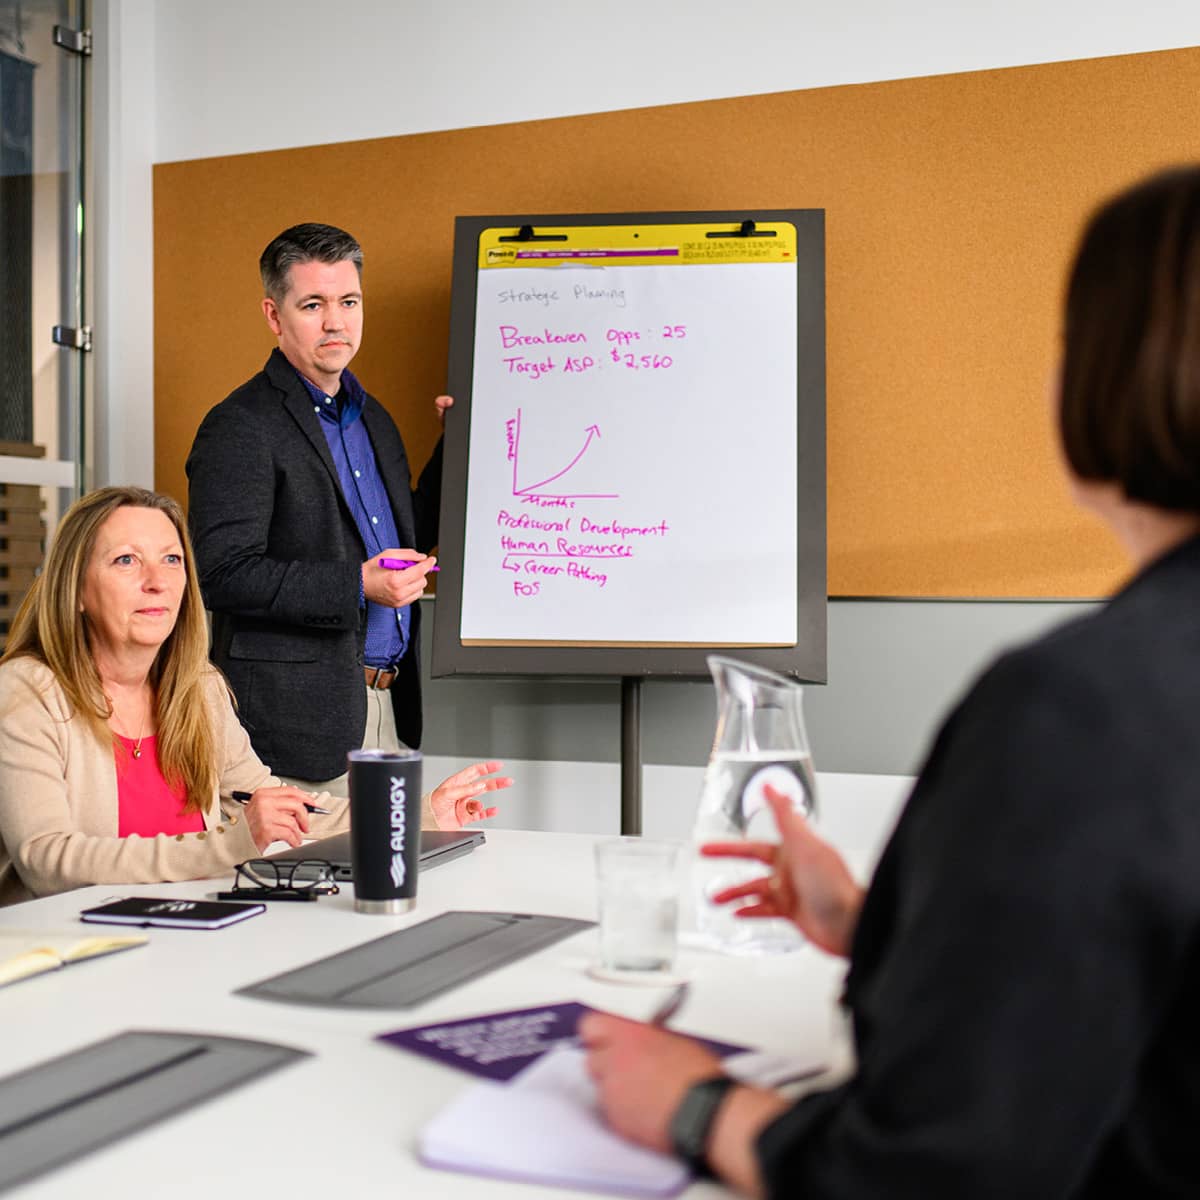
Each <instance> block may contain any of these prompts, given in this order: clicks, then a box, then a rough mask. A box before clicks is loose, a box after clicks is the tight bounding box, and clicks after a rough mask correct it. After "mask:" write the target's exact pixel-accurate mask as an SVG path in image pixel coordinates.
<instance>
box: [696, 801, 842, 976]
mask: <svg viewBox="0 0 1200 1200" xmlns="http://www.w3.org/2000/svg"><path fill="white" fill-rule="evenodd" d="M765 795H766V798H767V803H768V804H770V806H771V811H772V812H773V813H774V814H775V823H776V825H777V827H778V829H779V833H780V836H781V837H782V839H783V840H782V841H781V842H780V843H779V845H772V844H771V843H769V842H712V843H709V844H708V845H706V846H703V847H702V848H701V850H700V853H701V854H703V855H706V856H707V857H710V858H752V859H755V860H756V861H758V862H761V863H765V864H766V865H767V866H768V867H770V868H771V870H770V873H769V874H767V875H763V876H761V877H760V878H758V879H752V880H750V881H749V882H748V883H742V884H739V885H737V886H736V887H731V888H726V889H725V890H724V891H722V892H717V893H716V894H715V895H714V896H713V900H714V901H715V902H716V903H717V904H729V903H732V902H733V901H735V900H741V901H743V902H744V903H743V904H742V906H741V907H740V908H739V909H738V910H737V915H738V916H739V917H784V918H786V919H787V920H789V921H791V922H792V924H793V925H795V926H796V927H797V928H798V929H799V930H800V932H801V933H803V934H804V936H805V937H806V938H808V940H809V941H810V942H812V943H813V944H814V945H816V946H820V948H821V949H822V950H826V951H828V952H829V953H830V954H840V955H842V956H843V957H844V956H846V955H848V954H849V952H850V940H851V938H852V937H853V936H854V927H855V925H856V924H857V923H858V912H859V909H860V908H861V907H862V900H863V889H862V888H860V887H859V886H858V884H857V883H856V882H855V880H854V877H853V876H852V875H851V874H850V870H849V868H848V867H847V866H846V864H845V861H844V860H843V859H842V856H841V855H840V854H839V853H838V852H837V851H836V850H835V849H834V848H833V847H832V846H831V845H830V844H829V843H828V842H826V841H824V840H823V839H821V838H819V837H818V836H817V835H816V834H815V833H814V832H813V830H812V827H811V826H810V825H809V823H808V821H807V820H806V819H805V817H804V815H803V814H802V813H798V812H796V811H795V810H794V809H793V808H792V804H791V801H790V800H789V799H788V798H787V797H786V796H785V795H783V793H782V792H778V791H776V790H775V788H773V787H771V785H770V784H768V785H767V786H766V788H765Z"/></svg>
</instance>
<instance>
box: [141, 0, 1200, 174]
mask: <svg viewBox="0 0 1200 1200" xmlns="http://www.w3.org/2000/svg"><path fill="white" fill-rule="evenodd" d="M156 21H157V44H158V71H157V75H158V80H159V83H158V86H157V89H156V97H155V101H156V102H155V111H156V114H157V122H158V134H157V141H156V159H157V160H158V161H159V162H169V161H172V160H175V159H190V158H205V157H209V156H212V155H219V154H240V153H245V152H247V151H254V150H266V149H278V148H283V147H288V146H311V145H317V144H320V143H323V142H341V141H350V140H353V139H355V138H368V137H386V136H389V135H393V134H402V133H414V132H419V131H425V130H434V129H457V128H461V127H463V126H468V125H495V124H500V123H502V122H505V121H523V120H529V119H531V118H537V117H557V116H568V115H571V114H576V113H589V112H604V111H608V110H611V109H619V108H635V107H641V106H643V105H653V104H669V103H674V102H679V101H687V100H701V99H710V98H714V97H721V96H739V95H746V94H749V93H755V92H775V91H789V90H792V89H794V88H811V87H821V86H825V85H827V84H837V83H860V82H863V81H867V80H878V79H895V78H902V77H907V76H913V75H936V74H943V73H947V72H953V71H972V70H977V69H981V68H985V67H1005V66H1012V65H1015V64H1022V63H1035V62H1049V61H1054V60H1057V59H1067V58H1090V57H1093V56H1097V55H1104V54H1121V53H1128V52H1130V51H1135V50H1154V49H1163V48H1166V47H1170V46H1184V45H1190V44H1192V43H1194V42H1196V41H1198V40H1200V5H1198V4H1197V3H1196V2H1195V0H1166V2H1164V0H1148V2H1147V3H1142V4H1131V3H1129V0H923V2H922V0H909V2H907V3H899V2H898V0H840V2H839V3H830V2H829V0H823V2H821V3H814V2H813V0H740V2H739V3H736V4H730V3H729V2H728V0H605V2H604V3H602V4H598V3H590V2H589V3H584V2H582V0H560V3H558V4H554V5H548V4H543V3H530V2H529V0H510V2H509V3H506V4H498V3H496V2H495V0H423V2H418V0H393V2H392V3H371V2H364V0H345V2H343V3H341V4H336V5H330V4H328V3H326V2H324V0H271V2H266V0H250V2H249V3H247V2H245V0H241V2H239V0H205V2H204V3H200V4H198V3H196V2H195V0H159V3H158V5H157V17H156Z"/></svg>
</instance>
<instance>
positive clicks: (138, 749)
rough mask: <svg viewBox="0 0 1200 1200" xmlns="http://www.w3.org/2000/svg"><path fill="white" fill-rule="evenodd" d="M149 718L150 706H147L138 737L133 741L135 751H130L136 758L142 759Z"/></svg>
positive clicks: (139, 723)
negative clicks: (143, 741)
mask: <svg viewBox="0 0 1200 1200" xmlns="http://www.w3.org/2000/svg"><path fill="white" fill-rule="evenodd" d="M109 703H110V704H111V703H112V701H111V700H110V701H109ZM149 716H150V706H149V705H147V706H146V707H145V708H143V709H142V719H141V721H139V722H138V735H137V737H136V738H134V739H133V749H132V750H131V751H130V754H132V755H133V757H134V758H141V757H142V739H143V738H144V737H145V736H146V721H147V719H148V718H149Z"/></svg>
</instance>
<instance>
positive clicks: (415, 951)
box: [238, 912, 595, 1008]
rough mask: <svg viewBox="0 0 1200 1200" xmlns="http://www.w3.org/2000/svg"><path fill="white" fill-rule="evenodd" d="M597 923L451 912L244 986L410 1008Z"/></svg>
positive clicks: (275, 996)
mask: <svg viewBox="0 0 1200 1200" xmlns="http://www.w3.org/2000/svg"><path fill="white" fill-rule="evenodd" d="M593 924H595V922H593V921H579V920H575V919H574V918H571V917H548V916H539V915H537V914H533V913H500V912H448V913H442V915H441V916H438V917H433V918H432V919H430V920H428V921H422V922H421V923H420V924H419V925H412V926H410V927H409V928H408V929H401V930H398V931H397V932H395V933H389V934H386V935H385V936H383V937H381V938H376V939H375V940H374V941H370V942H366V943H365V944H364V945H361V946H355V947H354V948H353V949H351V950H343V951H342V952H341V953H340V954H331V955H330V956H329V957H328V958H321V959H318V960H317V961H316V962H313V963H308V964H307V965H306V966H303V967H297V968H296V969H295V970H294V971H287V972H285V973H284V974H282V975H274V976H272V977H271V978H270V979H263V980H260V981H259V982H258V983H252V984H250V985H249V986H248V987H244V988H239V989H238V991H239V993H240V994H241V995H244V996H258V997H259V998H261V999H264V1000H283V1001H286V1002H288V1003H291V1004H327V1005H333V1006H335V1007H342V1008H410V1007H412V1005H414V1004H420V1003H421V1002H422V1001H423V1000H428V999H429V998H430V997H431V996H436V995H437V994H438V993H439V992H445V991H448V990H449V989H450V988H452V987H455V986H457V985H458V984H460V983H465V982H466V981H467V980H468V979H474V978H476V977H477V976H479V975H483V974H485V973H486V972H488V971H492V970H495V969H496V968H497V967H502V966H504V965H505V964H506V963H510V962H513V961H515V960H516V959H518V958H524V957H525V956H526V955H527V954H532V953H534V951H536V950H541V949H542V948H543V947H545V946H549V945H551V944H552V943H554V942H557V941H560V940H561V939H562V938H565V937H569V936H570V935H571V934H573V933H578V932H579V931H580V930H581V929H587V928H589V927H590V926H591V925H593Z"/></svg>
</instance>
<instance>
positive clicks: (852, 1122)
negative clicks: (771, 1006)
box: [758, 540, 1200, 1200]
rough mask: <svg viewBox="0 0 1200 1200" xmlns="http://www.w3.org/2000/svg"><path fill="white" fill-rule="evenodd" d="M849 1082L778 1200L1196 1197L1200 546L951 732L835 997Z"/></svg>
mask: <svg viewBox="0 0 1200 1200" xmlns="http://www.w3.org/2000/svg"><path fill="white" fill-rule="evenodd" d="M847 1002H848V1004H849V1007H850V1010H851V1012H852V1015H853V1019H854V1028H855V1040H856V1043H857V1050H858V1069H857V1073H856V1074H855V1075H854V1076H853V1077H852V1078H851V1079H850V1080H849V1081H848V1082H847V1083H846V1084H845V1085H844V1086H842V1087H840V1088H838V1089H836V1090H833V1091H830V1092H826V1093H822V1094H818V1095H814V1096H811V1097H808V1098H804V1099H802V1100H800V1101H799V1102H798V1103H797V1104H796V1105H795V1106H794V1107H793V1108H792V1109H791V1110H790V1111H788V1112H787V1113H785V1114H784V1115H783V1116H782V1117H780V1118H779V1119H778V1120H777V1121H776V1122H774V1123H773V1124H772V1125H770V1126H768V1128H767V1129H766V1130H765V1131H764V1133H763V1135H762V1136H761V1138H760V1139H759V1143H758V1151H759V1158H760V1163H761V1165H762V1168H763V1171H764V1175H765V1178H766V1180H767V1183H768V1191H769V1193H770V1195H772V1196H776V1197H783V1196H788V1197H792V1196H803V1197H805V1198H806V1200H834V1198H837V1200H851V1198H853V1200H883V1198H884V1197H886V1198H887V1200H918V1198H919V1200H1018V1198H1019V1200H1050V1198H1053V1200H1067V1198H1070V1200H1101V1198H1102V1197H1113V1198H1114V1200H1116V1198H1117V1197H1120V1198H1121V1200H1132V1198H1133V1197H1137V1200H1165V1198H1167V1197H1171V1198H1177V1200H1182V1198H1183V1197H1192V1198H1194V1197H1197V1196H1200V1149H1198V1148H1197V1147H1200V1139H1197V1136H1196V1131H1197V1129H1200V540H1195V541H1192V542H1189V543H1187V544H1185V545H1184V546H1182V547H1179V548H1178V549H1176V550H1175V551H1174V552H1172V553H1170V554H1168V555H1167V556H1166V557H1165V558H1164V559H1162V560H1161V561H1159V562H1157V563H1155V564H1153V565H1152V566H1150V567H1149V568H1148V569H1147V570H1146V571H1145V572H1144V573H1143V574H1142V575H1141V576H1140V577H1138V578H1137V579H1136V580H1134V582H1133V583H1132V584H1130V585H1129V587H1127V588H1126V589H1125V590H1124V591H1123V592H1122V593H1121V594H1119V595H1118V596H1117V597H1116V598H1115V599H1114V600H1113V601H1112V602H1111V603H1110V604H1108V605H1107V606H1106V607H1105V608H1104V609H1102V610H1101V611H1099V612H1098V613H1096V614H1095V615H1091V616H1088V617H1086V618H1084V619H1082V620H1079V621H1076V622H1072V623H1070V624H1069V625H1067V626H1065V627H1063V628H1062V629H1060V630H1058V631H1056V632H1053V633H1051V634H1050V635H1049V636H1047V637H1045V638H1043V639H1042V640H1040V641H1038V642H1035V643H1034V644H1032V645H1030V646H1028V647H1025V648H1024V649H1021V650H1018V651H1016V652H1014V653H1012V654H1009V655H1006V656H1005V657H1003V658H1001V659H1000V661H999V662H997V663H996V665H995V666H993V667H992V668H991V669H990V670H989V671H988V672H987V673H986V674H985V675H984V676H983V678H982V679H981V680H980V681H979V682H978V683H977V684H976V686H975V687H974V689H973V690H972V691H971V693H970V694H969V695H968V696H967V698H966V699H965V700H964V701H963V703H962V704H961V705H960V706H959V707H958V709H957V710H956V711H955V712H954V713H953V714H952V715H951V717H950V718H949V720H948V721H947V722H946V724H945V726H944V727H943V728H942V731H941V733H940V734H939V736H938V738H937V741H936V743H935V745H934V747H933V750H932V753H931V755H930V757H929V760H928V762H927V763H926V765H925V767H924V770H923V771H922V772H921V776H920V778H919V780H918V782H917V784H916V787H915V789H914V791H913V794H912V796H911V798H910V800H909V803H908V805H907V807H906V809H905V812H904V815H903V817H902V818H901V820H900V823H899V825H898V826H897V829H896V832H895V834H894V835H893V837H892V840H891V842H890V843H889V846H888V848H887V850H886V852H885V853H884V856H883V858H882V860H881V862H880V865H879V869H878V871H877V873H876V875H875V878H874V880H873V881H872V884H871V888H870V891H869V893H868V895H867V899H866V903H865V905H864V907H863V911H862V914H861V917H860V920H859V925H858V928H857V931H856V934H855V939H854V945H853V949H852V954H851V968H850V973H849V976H848V978H847Z"/></svg>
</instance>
